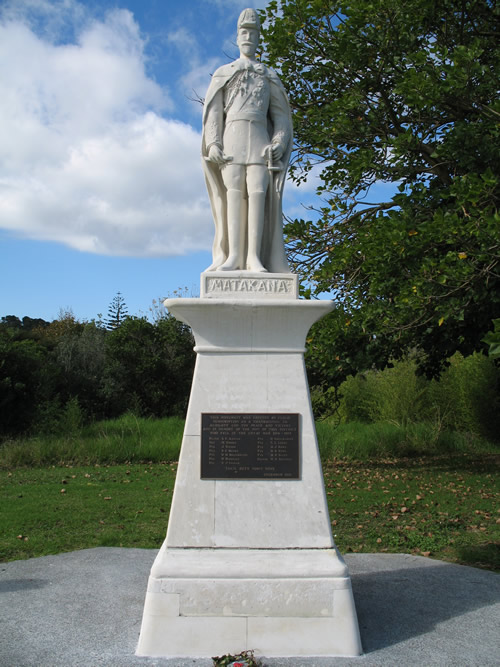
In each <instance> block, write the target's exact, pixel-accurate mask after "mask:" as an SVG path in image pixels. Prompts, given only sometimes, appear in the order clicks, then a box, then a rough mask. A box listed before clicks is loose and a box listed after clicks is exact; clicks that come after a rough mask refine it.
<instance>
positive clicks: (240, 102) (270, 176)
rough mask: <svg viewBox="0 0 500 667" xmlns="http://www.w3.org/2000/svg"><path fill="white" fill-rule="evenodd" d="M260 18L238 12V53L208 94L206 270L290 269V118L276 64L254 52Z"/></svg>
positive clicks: (251, 12)
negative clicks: (285, 207)
mask: <svg viewBox="0 0 500 667" xmlns="http://www.w3.org/2000/svg"><path fill="white" fill-rule="evenodd" d="M259 37H260V23H259V17H258V15H257V12H256V11H255V10H254V9H245V10H243V12H242V13H241V15H240V17H239V19H238V37H237V44H238V47H239V49H240V57H239V58H238V60H236V61H234V62H232V63H230V64H228V65H223V66H222V67H219V69H218V70H217V71H216V72H215V74H214V75H213V77H212V81H211V84H210V86H209V88H208V91H207V95H206V98H205V107H204V114H203V142H202V155H203V167H204V172H205V180H206V184H207V189H208V194H209V197H210V203H211V207H212V214H213V217H214V221H215V239H214V244H213V263H212V265H211V266H210V267H209V268H208V269H207V270H208V271H237V270H244V271H252V272H257V271H258V272H261V271H269V272H271V273H290V269H289V267H288V263H287V259H286V255H285V249H284V243H283V227H282V217H283V216H282V194H283V185H284V181H285V176H286V170H287V166H288V161H289V159H290V152H291V147H292V119H291V114H290V107H289V104H288V99H287V96H286V93H285V90H284V88H283V86H282V84H281V82H280V80H279V79H278V77H277V75H276V73H275V72H273V71H272V70H271V69H269V68H268V67H265V66H264V65H262V64H261V63H259V62H258V61H256V59H255V53H256V50H257V46H258V43H259Z"/></svg>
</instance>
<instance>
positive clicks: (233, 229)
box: [219, 190, 244, 271]
mask: <svg viewBox="0 0 500 667" xmlns="http://www.w3.org/2000/svg"><path fill="white" fill-rule="evenodd" d="M242 202H243V193H242V192H241V190H228V191H227V236H228V246H229V254H228V258H227V259H226V261H225V262H224V263H223V264H221V266H219V271H237V270H238V269H243V268H244V267H243V258H242V222H241V220H242V218H241V215H242V212H241V209H242Z"/></svg>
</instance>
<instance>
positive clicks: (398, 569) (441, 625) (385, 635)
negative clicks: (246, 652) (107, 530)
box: [0, 547, 500, 667]
mask: <svg viewBox="0 0 500 667" xmlns="http://www.w3.org/2000/svg"><path fill="white" fill-rule="evenodd" d="M156 553H157V552H156V551H151V550H146V549H118V548H106V547H102V548H98V549H86V550H83V551H75V552H72V553H66V554H60V555H58V556H45V557H43V558H34V559H31V560H25V561H15V562H12V563H0V665H2V666H5V667H23V666H28V665H29V666H33V667H34V666H35V665H36V666H37V667H59V666H62V665H64V666H65V667H70V666H73V665H81V666H85V667H93V666H94V665H104V666H106V667H115V666H116V667H118V666H119V667H135V666H136V665H137V666H139V665H149V666H150V667H153V666H158V667H160V666H176V667H187V666H188V665H189V666H196V667H198V666H199V667H211V666H212V661H211V660H209V659H206V660H205V659H203V660H201V659H157V658H137V657H136V656H135V655H134V650H135V645H136V643H137V639H138V636H139V629H140V623H141V616H142V606H143V602H144V595H145V592H146V583H147V578H148V575H149V570H150V568H151V565H152V563H153V560H154V557H155V555H156ZM346 561H347V564H348V566H349V568H350V571H351V575H352V583H353V589H354V596H355V599H356V607H357V611H358V618H359V624H360V630H361V638H362V641H363V647H364V650H365V655H364V656H363V657H362V658H356V659H353V658H349V659H347V658H272V659H271V658H270V659H265V658H263V659H262V664H263V665H264V667H327V666H328V667H330V665H332V666H337V665H338V666H345V667H347V666H349V667H351V666H356V667H372V666H375V665H376V666H383V667H385V666H386V665H398V666H404V667H406V666H407V665H418V666H424V665H425V666H427V665H429V666H430V665H440V666H444V665H450V666H451V665H453V666H454V667H457V666H460V665H467V666H468V665H477V666H478V667H485V666H486V665H500V577H499V576H498V575H496V574H494V573H492V572H486V571H483V570H478V569H475V568H471V567H463V566H460V565H450V564H448V563H443V562H440V561H434V560H429V559H427V558H422V557H418V556H408V555H404V554H374V555H372V554H349V555H347V556H346Z"/></svg>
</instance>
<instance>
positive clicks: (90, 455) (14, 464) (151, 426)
mask: <svg viewBox="0 0 500 667" xmlns="http://www.w3.org/2000/svg"><path fill="white" fill-rule="evenodd" d="M61 414H62V418H61V417H60V418H59V421H58V424H57V426H58V428H57V431H56V432H55V433H53V434H45V435H43V434H42V435H39V436H37V437H36V438H17V439H15V440H6V441H4V442H3V443H2V444H1V445H0V469H6V470H12V469H14V468H19V467H21V466H30V467H35V466H49V465H61V464H62V463H66V464H80V465H89V464H105V463H108V464H110V463H126V462H139V461H156V462H161V461H175V460H177V459H178V458H179V452H180V447H181V442H182V433H183V430H184V420H183V419H181V418H180V417H167V418H165V419H144V418H140V417H136V416H135V415H134V414H132V413H127V414H125V415H122V416H121V417H119V418H118V419H112V420H106V421H101V422H95V423H92V424H88V425H86V426H82V425H81V412H80V410H79V406H78V402H77V401H76V400H73V401H70V402H69V403H68V405H67V406H66V408H65V409H64V410H63V411H62V413H61Z"/></svg>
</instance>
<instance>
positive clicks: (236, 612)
mask: <svg viewBox="0 0 500 667" xmlns="http://www.w3.org/2000/svg"><path fill="white" fill-rule="evenodd" d="M270 284H271V283H270ZM217 287H220V285H219V283H217ZM233 287H234V286H233ZM272 289H274V287H272ZM166 306H167V307H168V309H169V310H170V312H171V313H172V314H173V315H174V316H175V317H177V318H178V319H180V320H182V321H184V322H186V323H188V324H189V325H190V326H191V327H192V328H193V331H194V335H195V339H196V347H195V350H196V352H197V361H196V368H195V374H194V379H193V387H192V391H191V397H190V402H189V408H188V413H187V418H186V427H185V431H184V438H183V443H182V451H181V456H180V460H179V466H178V472H177V479H176V485H175V491H174V496H173V501H172V508H171V512H170V519H169V524H168V531H167V537H166V540H165V543H164V544H163V547H162V549H161V550H160V552H159V554H158V557H157V558H156V560H155V563H154V565H153V568H152V570H151V575H150V579H149V585H148V591H147V595H146V603H145V608H144V616H143V622H142V628H141V636H140V640H139V645H138V649H137V653H138V654H139V655H150V656H205V657H210V656H213V655H220V654H223V653H227V652H233V653H239V652H241V651H243V650H247V649H252V650H255V652H256V654H257V655H259V654H260V655H267V656H300V655H309V656H313V655H318V656H320V655H322V656H333V655H350V656H353V655H359V654H360V653H361V643H360V638H359V632H358V625H357V619H356V611H355V607H354V602H353V597H352V592H351V583H350V577H349V573H348V571H347V568H346V566H345V563H344V561H343V560H342V558H341V556H340V555H339V553H338V551H337V550H336V548H335V545H334V542H333V538H332V534H331V528H330V520H329V515H328V507H327V502H326V496H325V490H324V484H323V476H322V470H321V463H320V458H319V452H318V446H317V441H316V432H315V428H314V420H313V415H312V410H311V404H310V398H309V390H308V385H307V378H306V373H305V367H304V358H303V352H304V341H305V337H306V334H307V332H308V330H309V328H310V327H311V325H312V324H313V323H314V322H315V321H316V320H318V319H319V318H320V317H322V316H323V315H325V314H326V313H327V312H329V311H330V310H331V309H332V308H333V304H332V303H331V302H324V301H299V300H297V299H296V298H293V297H292V298H290V297H289V298H288V299H287V298H276V299H273V298H270V297H269V296H267V298H265V299H250V298H248V294H245V297H244V298H241V297H240V298H233V299H230V298H229V299H228V298H226V299H218V298H214V297H211V298H201V299H170V300H168V301H167V302H166ZM202 413H247V414H248V413H293V414H298V415H299V442H300V461H299V464H300V465H299V467H300V475H299V479H290V480H274V479H272V480H269V479H261V480H246V479H201V475H200V451H201V415H202Z"/></svg>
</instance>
